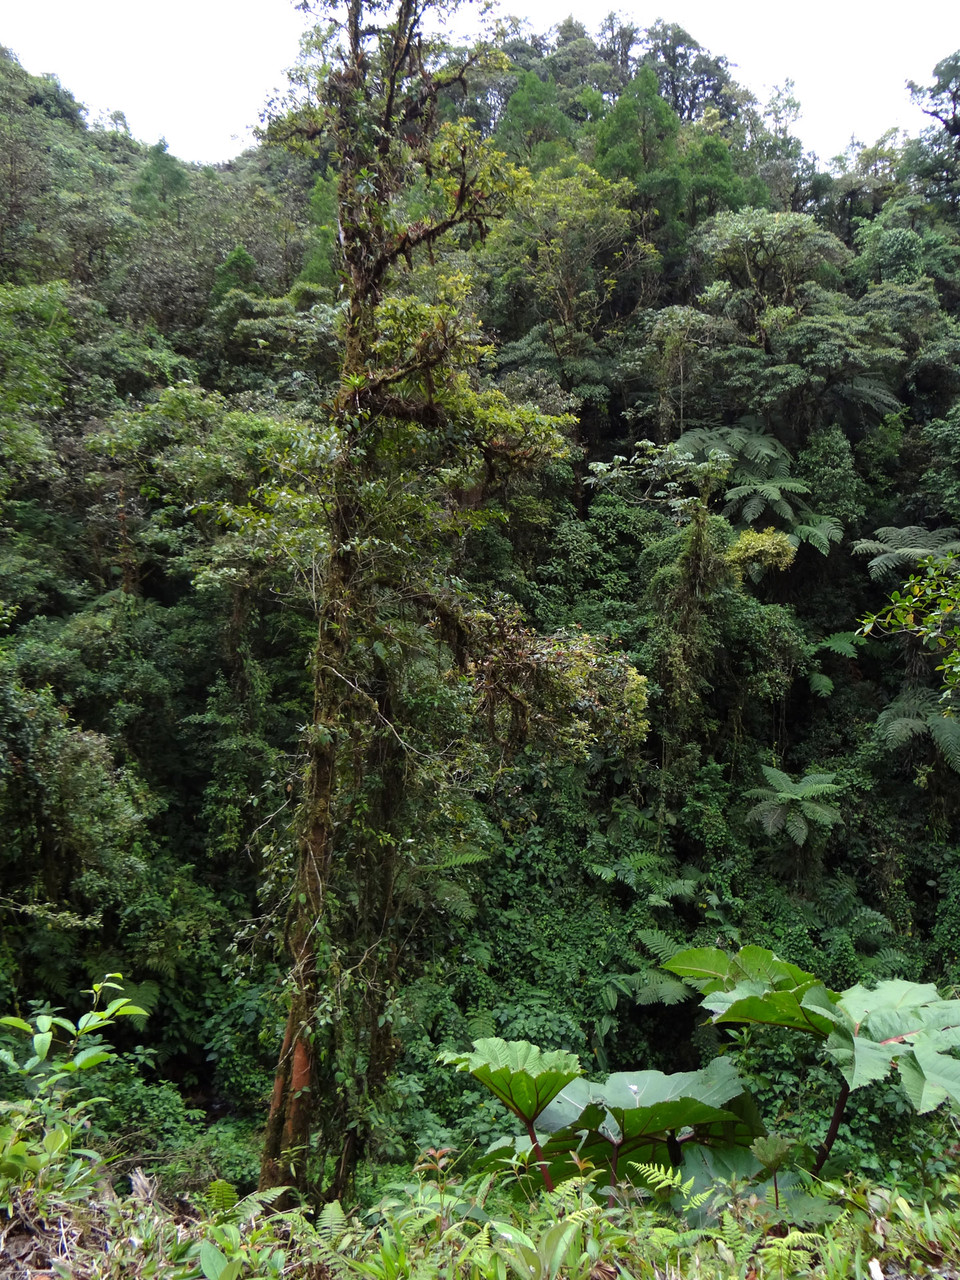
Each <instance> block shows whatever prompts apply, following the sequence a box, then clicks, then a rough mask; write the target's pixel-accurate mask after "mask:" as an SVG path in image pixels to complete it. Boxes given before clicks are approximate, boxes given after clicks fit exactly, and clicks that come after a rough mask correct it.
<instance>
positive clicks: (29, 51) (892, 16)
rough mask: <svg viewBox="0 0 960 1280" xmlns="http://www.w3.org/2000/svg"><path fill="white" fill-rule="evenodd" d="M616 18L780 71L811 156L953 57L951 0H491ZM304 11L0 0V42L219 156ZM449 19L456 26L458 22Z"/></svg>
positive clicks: (744, 76) (773, 81)
mask: <svg viewBox="0 0 960 1280" xmlns="http://www.w3.org/2000/svg"><path fill="white" fill-rule="evenodd" d="M610 9H616V10H617V11H618V12H619V13H621V14H623V15H624V16H625V17H627V18H629V19H630V20H632V21H634V22H635V23H637V25H638V26H640V27H646V26H649V25H650V24H651V23H652V22H654V21H655V20H656V19H657V18H661V17H662V18H663V19H664V20H666V21H668V22H678V23H679V24H680V25H681V26H683V27H685V28H686V29H687V30H688V31H689V32H690V34H691V35H692V36H694V38H695V39H697V40H699V42H700V43H701V44H702V45H704V46H705V47H706V48H707V49H709V50H710V52H711V53H714V54H723V55H725V56H726V57H727V58H729V59H730V60H731V62H733V63H735V64H736V68H735V71H734V75H735V77H736V78H737V79H738V80H739V81H740V82H741V83H743V84H745V85H746V86H747V87H748V88H749V89H751V90H752V91H753V92H754V93H755V94H756V95H757V96H758V97H759V98H760V99H761V100H765V99H766V97H767V95H768V93H769V90H770V89H771V88H772V87H773V86H774V85H778V84H783V82H784V81H785V80H786V79H787V78H788V77H789V78H790V79H792V80H793V81H794V82H795V84H796V96H797V97H798V98H799V100H800V102H801V105H802V107H803V118H802V119H801V121H800V123H799V125H798V126H797V132H798V133H799V134H800V136H801V137H802V139H803V141H804V143H805V145H806V146H807V147H808V148H809V149H812V150H815V151H816V152H817V153H818V154H819V155H820V156H821V158H823V159H827V158H829V157H830V156H832V155H835V154H836V153H838V152H840V151H842V150H843V149H844V148H845V146H846V144H847V143H848V142H849V140H850V137H851V135H855V136H856V137H857V138H858V139H859V140H860V141H862V142H867V143H870V142H874V141H875V140H876V139H877V137H878V136H879V135H880V134H881V133H882V132H883V131H884V130H885V129H887V128H889V127H891V126H893V125H898V126H900V127H902V128H905V129H907V130H908V132H910V133H916V132H918V131H919V130H920V129H921V128H922V127H923V125H924V124H925V123H927V122H926V121H925V119H924V117H923V116H921V115H920V114H919V112H917V111H915V110H913V109H911V107H910V105H909V101H908V95H907V91H906V89H905V87H904V82H905V81H906V80H908V79H913V80H917V81H919V82H920V83H924V82H926V81H928V80H929V79H930V75H931V71H932V69H933V66H934V64H935V63H936V62H938V61H939V60H940V59H941V58H943V57H945V56H946V55H947V54H949V53H953V52H954V51H955V50H956V49H958V48H960V0H913V3H910V4H894V3H892V0H792V2H791V3H785V2H784V0H780V2H779V3H778V2H777V0H622V2H621V3H619V4H616V3H608V0H599V3H598V0H525V3H524V4H522V5H521V4H519V3H517V0H503V2H502V4H501V11H502V12H504V13H517V12H519V13H520V15H521V16H523V17H526V18H528V19H529V20H530V24H531V27H532V29H533V30H534V31H538V32H541V31H546V30H547V29H548V28H549V27H550V26H551V25H552V24H554V23H556V22H557V21H558V20H560V19H562V18H564V17H566V16H567V14H568V13H572V14H573V15H574V16H575V17H577V18H579V19H580V20H581V21H582V22H583V23H584V24H585V25H586V26H587V27H588V29H590V30H591V31H592V30H593V29H594V28H595V27H596V26H597V25H598V23H599V21H600V20H601V19H602V18H603V16H604V14H606V13H607V12H609V10H610ZM305 22H306V18H305V17H304V15H303V14H301V13H299V12H297V11H296V9H295V8H294V5H293V3H292V0H229V2H228V0H165V3H163V4H161V5H156V4H152V3H151V4H147V3H146V2H145V0H39V2H38V3H30V0H0V44H2V45H6V46H7V47H8V48H10V49H12V50H13V52H14V53H15V54H16V55H17V57H18V58H19V59H20V61H21V63H22V64H23V66H24V67H25V68H26V69H27V70H28V71H31V72H33V73H35V74H39V73H42V72H48V71H52V72H54V73H55V74H56V75H57V76H59V78H60V80H61V81H62V83H63V84H64V85H65V86H66V88H68V89H70V90H71V92H72V93H74V94H75V96H76V97H77V98H78V99H80V101H81V102H84V103H85V104H86V105H87V107H88V108H89V109H90V119H91V120H92V119H94V118H95V117H96V116H97V114H98V113H99V112H101V111H114V110H120V111H123V112H124V113H125V115H126V117H127V120H128V121H129V123H130V127H131V129H132V131H133V133H134V135H135V136H136V137H138V138H140V139H141V140H143V141H145V142H148V143H153V142H155V141H156V140H157V139H158V138H159V137H161V136H163V137H165V138H166V139H167V142H168V144H169V147H170V150H171V151H172V152H173V153H174V154H175V155H178V156H180V157H181V158H182V159H184V160H196V161H204V162H215V161H218V160H226V159H229V158H230V157H231V156H233V155H235V154H236V153H237V152H238V151H240V150H242V149H243V147H244V146H245V145H247V144H248V142H249V138H250V133H249V130H250V128H251V127H252V126H253V125H254V124H256V122H257V118H258V116H259V113H260V110H261V108H262V107H263V104H264V102H265V101H266V99H267V98H268V97H269V96H270V94H271V92H272V91H273V90H275V89H282V88H283V87H284V84H285V80H284V69H285V68H286V67H288V66H289V65H290V64H291V63H292V62H294V60H295V59H296V56H297V49H298V39H299V35H300V32H301V30H302V29H303V26H304V23H305ZM462 23H463V19H462V18H460V19H459V20H458V26H461V25H462Z"/></svg>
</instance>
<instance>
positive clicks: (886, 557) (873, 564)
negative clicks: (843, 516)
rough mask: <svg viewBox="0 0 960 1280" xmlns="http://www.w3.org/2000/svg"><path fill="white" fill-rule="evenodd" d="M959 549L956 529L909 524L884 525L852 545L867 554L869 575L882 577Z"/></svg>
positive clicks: (909, 568) (901, 572)
mask: <svg viewBox="0 0 960 1280" xmlns="http://www.w3.org/2000/svg"><path fill="white" fill-rule="evenodd" d="M956 551H960V541H958V539H957V530H956V529H948V528H944V529H924V528H921V527H920V526H919V525H908V526H906V527H905V528H902V529H897V528H894V527H892V526H885V527H884V528H882V529H877V530H876V531H875V534H874V537H873V538H860V539H859V540H858V541H857V542H855V543H854V544H853V552H854V554H855V555H860V556H866V555H868V556H870V557H871V560H870V563H869V564H868V565H867V569H868V571H869V573H870V577H871V578H876V579H881V578H885V577H888V576H893V575H896V576H897V577H900V578H902V577H903V576H904V574H905V572H907V571H909V570H911V569H915V568H916V567H917V565H919V563H920V561H921V560H925V559H926V558H927V556H929V555H934V554H936V555H946V554H948V553H950V552H956Z"/></svg>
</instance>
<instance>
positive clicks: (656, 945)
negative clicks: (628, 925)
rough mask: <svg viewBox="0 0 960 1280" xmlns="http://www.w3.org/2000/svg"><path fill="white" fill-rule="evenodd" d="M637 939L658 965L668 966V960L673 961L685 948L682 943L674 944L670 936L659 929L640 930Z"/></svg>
mask: <svg viewBox="0 0 960 1280" xmlns="http://www.w3.org/2000/svg"><path fill="white" fill-rule="evenodd" d="M637 937H638V938H639V940H640V941H641V942H642V943H643V945H644V946H645V947H646V949H647V950H648V951H649V952H650V953H651V954H652V955H653V957H654V959H655V960H656V962H657V964H666V963H667V961H668V960H672V959H673V957H674V956H675V955H676V954H677V952H678V951H679V950H680V949H681V948H682V946H683V943H682V942H674V940H673V938H671V937H670V935H669V934H666V933H661V931H660V930H659V929H640V930H639V931H638V933H637Z"/></svg>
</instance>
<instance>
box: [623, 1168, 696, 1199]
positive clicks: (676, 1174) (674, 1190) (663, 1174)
mask: <svg viewBox="0 0 960 1280" xmlns="http://www.w3.org/2000/svg"><path fill="white" fill-rule="evenodd" d="M630 1168H631V1169H636V1171H637V1173H639V1174H640V1176H641V1177H642V1178H643V1180H644V1182H646V1183H647V1185H648V1186H649V1187H650V1188H651V1189H652V1190H654V1191H656V1193H657V1194H658V1195H662V1196H675V1195H686V1194H687V1192H689V1191H692V1190H693V1184H694V1182H695V1179H694V1178H688V1179H687V1181H686V1182H684V1180H683V1170H682V1169H668V1168H666V1167H665V1166H664V1165H662V1164H644V1163H643V1162H642V1161H636V1160H631V1161H630Z"/></svg>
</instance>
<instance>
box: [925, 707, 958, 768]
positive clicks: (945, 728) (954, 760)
mask: <svg viewBox="0 0 960 1280" xmlns="http://www.w3.org/2000/svg"><path fill="white" fill-rule="evenodd" d="M927 725H928V727H929V729H930V735H931V737H932V738H933V740H934V742H935V743H936V744H937V746H938V747H939V748H940V750H941V752H942V753H943V756H944V759H945V760H946V762H947V764H948V765H949V766H950V768H951V769H952V770H953V771H954V773H960V721H957V720H955V719H954V718H953V717H952V716H944V715H933V716H931V717H930V719H929V720H928V721H927Z"/></svg>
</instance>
